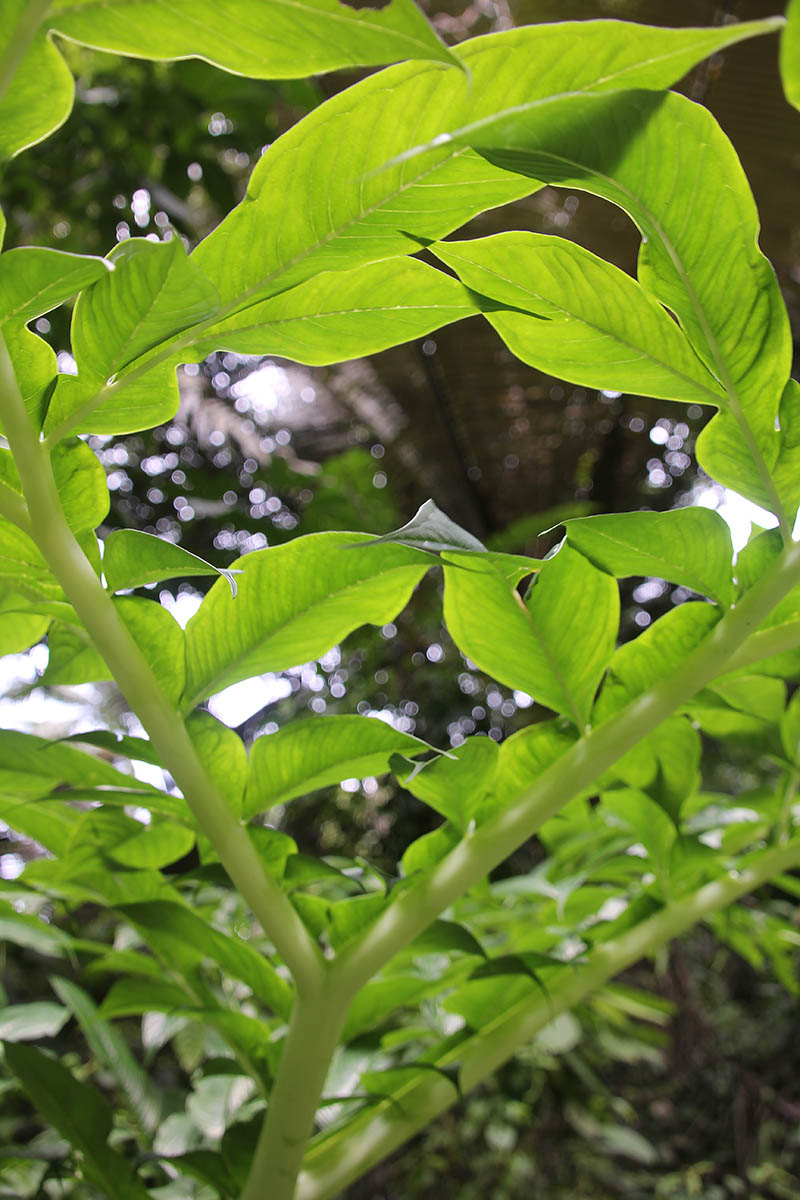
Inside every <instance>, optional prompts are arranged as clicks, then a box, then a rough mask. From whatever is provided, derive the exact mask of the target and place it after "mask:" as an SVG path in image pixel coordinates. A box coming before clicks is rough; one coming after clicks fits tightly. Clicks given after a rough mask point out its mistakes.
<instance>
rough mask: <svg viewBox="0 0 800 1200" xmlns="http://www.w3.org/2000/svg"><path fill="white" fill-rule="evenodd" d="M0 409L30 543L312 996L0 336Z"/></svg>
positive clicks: (297, 950) (288, 917) (305, 949)
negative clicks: (88, 541) (72, 518)
mask: <svg viewBox="0 0 800 1200" xmlns="http://www.w3.org/2000/svg"><path fill="white" fill-rule="evenodd" d="M0 404H1V405H2V416H3V424H4V427H5V431H6V436H7V437H8V441H9V444H10V446H11V449H12V451H13V454H14V458H15V461H16V464H17V470H18V471H19V477H20V481H21V483H22V490H23V495H24V497H25V500H26V502H27V506H28V511H29V514H30V524H31V534H32V536H33V538H34V540H35V542H36V544H37V546H38V547H39V550H40V551H41V553H42V555H43V556H44V558H45V560H46V561H47V563H48V566H49V567H50V570H51V571H52V572H53V575H54V576H55V577H56V579H57V580H58V582H59V584H60V585H61V587H62V588H63V590H64V593H65V595H66V596H67V599H68V600H69V602H70V603H71V604H72V606H73V607H74V609H75V611H76V612H77V613H78V616H79V617H80V619H81V621H82V622H83V624H84V625H85V627H86V629H87V630H88V631H89V634H90V635H91V638H92V641H93V642H94V644H95V646H96V647H97V649H98V650H99V652H100V654H101V655H102V656H103V658H104V659H105V661H106V663H107V664H108V667H109V669H110V671H111V673H112V675H113V676H114V679H115V680H116V681H117V683H118V684H119V686H120V688H121V689H122V692H123V693H124V695H125V697H126V699H127V701H128V703H129V704H130V705H131V708H132V709H133V711H134V712H135V713H136V714H137V716H138V717H139V720H140V721H141V722H142V724H143V725H144V727H145V729H146V730H147V732H148V733H149V735H150V738H151V740H152V742H153V745H154V747H155V749H156V750H157V751H158V753H159V755H160V756H161V759H162V761H163V763H164V765H165V766H166V767H167V769H168V770H169V772H170V774H171V775H172V777H173V779H174V780H175V782H176V783H177V784H178V786H179V787H180V788H181V790H182V792H183V794H184V796H185V798H186V802H187V803H188V804H189V806H190V808H191V809H192V812H193V813H194V815H195V817H196V818H197V821H198V824H199V825H200V827H201V829H202V830H203V832H204V833H205V834H206V836H207V837H208V838H209V839H210V841H211V843H212V845H213V846H214V848H215V850H216V851H217V853H218V854H219V857H220V860H221V862H222V864H223V865H224V867H225V869H226V870H227V872H228V874H229V875H230V877H231V879H232V880H233V882H234V884H235V886H236V887H237V888H238V890H239V892H240V894H241V895H242V896H243V898H244V899H245V901H246V902H247V903H248V904H249V905H250V907H251V909H252V911H253V913H254V914H255V916H256V918H257V919H258V921H259V922H260V923H261V925H262V926H263V928H264V931H265V932H266V934H267V936H268V937H269V938H270V939H271V940H272V942H273V943H274V945H275V948H276V949H277V951H278V953H279V954H280V955H281V957H282V958H283V960H284V962H285V963H286V965H287V966H288V967H289V969H290V970H291V972H292V974H293V976H294V979H295V982H296V984H297V987H298V990H299V991H303V990H306V989H309V988H316V987H317V986H318V983H319V980H320V978H321V977H322V973H323V970H324V964H323V959H322V955H321V953H320V951H319V949H318V947H317V945H316V942H315V941H314V940H313V939H312V937H311V935H310V934H309V932H308V930H307V929H306V927H305V925H304V924H303V922H302V921H301V919H300V917H299V916H298V914H297V913H296V911H295V909H294V908H293V907H292V904H291V903H290V901H289V899H288V898H287V896H286V895H285V893H284V892H283V891H282V889H281V887H280V886H279V884H278V883H277V882H276V881H275V880H274V879H273V878H272V876H271V875H269V874H268V873H267V872H266V871H265V869H264V867H263V866H262V863H261V860H260V859H259V857H258V854H257V852H256V850H255V847H254V846H253V844H252V842H251V841H250V839H249V837H248V835H247V831H246V829H245V828H244V826H243V825H242V824H241V823H240V822H239V820H238V819H237V818H236V816H235V814H234V813H233V812H232V811H231V809H230V807H229V806H228V804H227V803H226V801H225V798H224V797H223V795H222V793H221V792H220V791H219V789H218V788H217V787H216V786H215V785H214V784H213V783H212V782H211V780H210V779H209V778H208V775H207V774H206V772H205V770H204V768H203V766H202V764H201V762H200V760H199V758H198V757H197V754H196V752H195V749H194V746H193V745H192V742H191V739H190V738H189V735H188V733H187V732H186V727H185V726H184V724H183V721H182V720H181V718H180V717H179V716H178V714H177V713H176V711H175V709H174V708H173V707H172V705H171V704H170V702H169V700H168V699H167V697H166V696H165V695H164V692H163V691H162V690H161V687H160V686H159V684H158V682H157V680H156V678H155V676H154V675H153V673H152V671H151V670H150V667H149V665H148V663H147V662H146V661H145V659H144V657H143V656H142V653H141V651H140V650H139V647H138V646H137V644H136V642H135V641H134V639H133V637H132V636H131V634H130V633H129V631H128V629H127V627H126V626H125V625H124V624H123V622H122V621H121V619H120V617H119V615H118V614H117V611H116V609H115V607H114V604H113V602H112V600H111V597H110V596H109V595H108V593H107V592H106V591H105V589H104V588H103V586H102V584H101V583H100V580H99V579H98V578H97V575H96V574H95V572H94V570H93V568H92V566H91V564H90V563H89V561H88V559H87V558H86V556H85V555H84V553H83V551H82V550H81V548H80V546H79V545H78V542H77V541H76V540H75V537H74V535H73V533H72V531H71V530H70V528H69V526H68V524H67V522H66V519H65V517H64V513H63V510H62V508H61V503H60V500H59V496H58V490H57V487H56V482H55V479H54V477H53V470H52V466H51V463H50V457H49V455H48V453H47V452H46V450H45V448H44V446H43V445H42V443H41V442H40V441H39V440H38V437H37V434H36V432H35V430H34V428H33V426H32V424H31V421H30V418H29V416H28V413H27V411H26V409H25V405H24V402H23V399H22V396H21V394H20V390H19V387H18V385H17V380H16V377H15V375H14V369H13V365H12V363H11V360H10V358H9V355H8V350H7V348H6V345H5V341H4V340H3V338H2V335H0Z"/></svg>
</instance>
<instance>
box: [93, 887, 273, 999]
mask: <svg viewBox="0 0 800 1200" xmlns="http://www.w3.org/2000/svg"><path fill="white" fill-rule="evenodd" d="M122 911H123V913H124V915H125V917H126V919H127V920H129V921H130V922H131V924H132V925H134V926H135V927H136V929H137V930H138V931H139V932H140V933H141V935H142V937H143V938H144V939H145V941H147V942H149V943H151V944H152V946H153V948H154V949H155V950H156V952H157V953H161V954H163V955H164V957H165V960H166V961H171V962H172V963H173V964H176V965H178V967H179V969H182V970H188V969H190V968H191V967H192V966H193V965H195V964H196V963H199V962H202V961H203V960H204V959H206V958H210V959H212V960H213V961H214V962H216V963H217V964H218V965H219V966H220V967H221V969H222V970H223V972H225V973H226V974H228V975H232V976H234V978H236V979H241V980H242V981H243V982H244V983H246V984H247V986H248V987H249V988H250V990H251V991H252V992H253V994H254V995H255V996H257V997H258V999H259V1000H261V1001H263V1003H264V1004H266V1005H267V1007H268V1008H270V1009H272V1010H273V1011H274V1012H276V1013H278V1015H280V1016H287V1015H288V1013H289V1010H290V1008H291V988H290V987H289V985H288V984H287V983H286V981H285V980H284V979H282V978H281V977H280V976H279V975H278V974H277V972H276V970H275V968H274V967H273V966H272V964H271V963H270V962H268V961H267V959H266V958H265V957H264V956H263V955H262V954H261V953H259V952H258V951H257V950H256V949H255V948H254V947H253V946H251V945H249V944H248V943H247V942H246V941H244V940H243V939H242V938H241V937H238V936H230V937H229V936H227V935H226V934H224V933H221V932H220V931H219V930H218V929H214V928H213V927H212V926H211V925H209V924H208V922H206V921H204V920H203V918H202V917H201V916H199V915H198V914H197V913H196V912H192V911H191V910H190V909H188V908H186V907H185V906H184V905H182V904H171V903H168V902H161V901H153V902H150V903H144V904H130V905H127V906H125V907H124V908H123V909H122ZM105 1003H106V1004H108V1000H106V1002H105ZM183 1004H184V1006H185V1005H186V998H185V997H184V1000H183ZM173 1006H174V1005H173ZM104 1007H105V1005H104ZM152 1007H155V1003H154V1004H153V1006H152Z"/></svg>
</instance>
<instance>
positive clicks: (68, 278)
mask: <svg viewBox="0 0 800 1200" xmlns="http://www.w3.org/2000/svg"><path fill="white" fill-rule="evenodd" d="M111 269H112V268H111V265H110V264H109V262H108V260H107V259H105V258H94V257H92V256H91V255H88V254H68V253H66V252H65V251H64V250H50V249H47V248H45V247H43V246H21V247H19V248H18V249H15V250H6V252H5V254H2V255H0V325H2V324H3V323H4V322H6V321H12V320H13V321H22V322H25V321H30V320H32V319H33V318H34V317H40V316H41V315H42V313H46V312H49V311H50V309H51V308H55V307H56V306H57V305H59V304H63V302H64V301H65V300H69V298H70V296H74V295H75V293H76V292H80V291H83V289H84V288H85V287H88V286H89V284H91V283H94V282H95V281H96V280H98V279H100V278H101V276H102V275H104V274H105V272H106V271H110V270H111Z"/></svg>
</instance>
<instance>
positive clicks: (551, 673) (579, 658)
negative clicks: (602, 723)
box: [444, 546, 619, 729]
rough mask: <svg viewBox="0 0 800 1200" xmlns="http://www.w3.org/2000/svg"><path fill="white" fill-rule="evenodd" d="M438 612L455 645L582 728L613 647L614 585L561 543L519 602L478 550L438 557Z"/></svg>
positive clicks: (499, 677)
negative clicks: (441, 588)
mask: <svg viewBox="0 0 800 1200" xmlns="http://www.w3.org/2000/svg"><path fill="white" fill-rule="evenodd" d="M446 560H447V562H448V563H449V562H455V563H457V564H460V565H461V566H462V567H466V566H468V567H469V569H468V570H464V569H462V570H453V568H452V567H449V566H446V567H445V572H444V576H445V595H444V615H445V622H446V624H447V628H448V630H449V631H450V635H451V637H452V638H453V640H454V641H455V643H456V645H457V646H458V648H459V649H460V650H461V651H462V652H463V653H464V654H466V655H467V656H468V657H469V658H471V659H472V661H473V662H474V663H475V664H476V665H477V666H478V667H480V669H481V670H482V671H486V672H487V673H488V674H490V675H492V676H493V677H494V678H495V679H497V680H498V681H499V682H500V683H504V684H505V685H506V686H508V687H513V688H520V689H522V690H523V691H525V692H527V693H528V694H529V695H531V696H533V697H534V699H536V700H537V701H538V702H539V703H540V704H544V705H546V706H547V707H548V708H552V709H555V710H556V712H562V713H566V714H567V715H568V716H569V717H570V719H571V720H572V721H574V722H575V724H576V725H577V726H578V728H579V729H583V728H584V726H585V725H586V722H587V720H588V716H589V712H590V710H591V707H592V703H593V701H594V694H595V692H596V690H597V687H598V684H599V683H600V680H601V678H602V676H603V673H604V671H605V669H606V666H607V664H608V661H609V659H610V658H611V655H612V653H613V650H614V643H615V641H616V636H617V626H618V623H619V591H618V588H617V584H616V583H615V581H614V580H613V579H611V578H610V577H609V576H608V575H606V574H604V573H603V572H602V571H598V570H597V569H596V568H595V567H593V566H592V565H591V563H589V562H588V561H587V560H586V559H585V558H584V557H583V556H582V555H581V554H578V553H577V551H575V550H571V549H570V548H569V546H564V547H562V549H561V550H560V551H559V553H558V554H557V555H556V556H555V557H554V558H552V559H550V560H549V561H547V562H546V563H544V564H543V566H542V569H541V571H540V573H539V575H538V577H537V580H536V582H535V583H534V585H533V586H532V587H531V589H530V591H529V592H528V595H527V597H526V599H525V601H524V602H523V601H522V600H521V599H520V597H519V596H518V594H517V593H516V592H515V591H513V590H512V589H511V588H510V587H509V586H508V584H507V583H506V581H505V580H504V579H503V578H502V576H501V575H500V573H499V572H498V571H497V569H496V568H495V567H493V566H492V565H491V564H488V563H486V564H484V563H482V562H481V560H480V558H478V556H475V558H474V559H473V558H470V559H469V560H468V559H466V558H465V557H464V556H462V555H452V554H447V555H446Z"/></svg>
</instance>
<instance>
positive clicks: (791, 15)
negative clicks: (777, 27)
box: [781, 0, 800, 108]
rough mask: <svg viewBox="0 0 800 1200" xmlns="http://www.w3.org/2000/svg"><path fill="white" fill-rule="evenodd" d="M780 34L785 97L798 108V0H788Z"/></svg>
mask: <svg viewBox="0 0 800 1200" xmlns="http://www.w3.org/2000/svg"><path fill="white" fill-rule="evenodd" d="M786 21H787V25H786V28H785V29H784V31H783V35H782V36H781V75H782V76H783V89H784V91H785V92H786V99H787V100H788V101H789V103H790V104H793V105H794V106H795V108H800V0H789V7H788V8H787V9H786Z"/></svg>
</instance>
